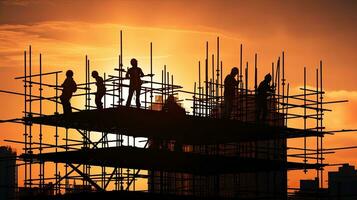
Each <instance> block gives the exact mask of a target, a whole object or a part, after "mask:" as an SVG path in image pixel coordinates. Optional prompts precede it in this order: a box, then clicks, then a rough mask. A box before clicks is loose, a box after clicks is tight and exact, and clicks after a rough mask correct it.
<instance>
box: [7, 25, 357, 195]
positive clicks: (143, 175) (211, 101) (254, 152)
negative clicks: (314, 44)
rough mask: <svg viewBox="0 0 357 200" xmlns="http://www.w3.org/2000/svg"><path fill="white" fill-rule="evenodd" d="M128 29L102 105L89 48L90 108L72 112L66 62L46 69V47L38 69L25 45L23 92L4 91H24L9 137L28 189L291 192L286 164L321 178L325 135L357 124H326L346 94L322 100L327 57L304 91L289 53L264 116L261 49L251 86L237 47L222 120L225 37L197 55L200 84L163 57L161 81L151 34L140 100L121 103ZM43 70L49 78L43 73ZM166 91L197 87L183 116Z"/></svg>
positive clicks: (281, 60) (86, 89) (84, 88)
mask: <svg viewBox="0 0 357 200" xmlns="http://www.w3.org/2000/svg"><path fill="white" fill-rule="evenodd" d="M122 38H123V37H122V32H120V48H119V51H120V53H119V56H118V66H117V67H116V68H115V71H117V72H118V73H117V74H113V75H107V74H104V82H105V86H106V88H107V90H106V94H105V96H104V98H103V101H104V109H102V110H97V109H96V107H95V106H93V105H91V102H92V101H91V100H92V97H93V95H94V94H95V92H92V89H93V85H94V84H95V82H91V81H90V71H91V67H90V66H91V65H90V64H91V63H90V59H89V57H88V56H85V60H84V66H85V82H84V83H80V84H77V86H78V89H79V90H80V91H81V92H77V93H76V94H75V95H73V97H74V98H75V99H80V100H81V101H82V102H83V97H84V102H85V103H84V107H83V108H79V107H78V108H76V107H72V109H73V110H75V112H73V113H71V114H60V112H59V106H60V102H59V91H61V90H62V88H61V86H60V84H59V77H60V75H61V74H62V71H54V72H46V71H44V70H43V66H42V55H41V54H40V55H39V65H38V66H39V73H33V71H34V68H33V61H32V57H33V55H32V49H31V46H30V47H29V49H28V51H27V50H26V51H24V75H23V76H21V77H16V79H18V80H20V81H22V82H23V84H24V91H23V93H17V92H10V91H4V90H2V91H1V92H6V93H11V94H16V95H23V96H24V112H23V114H24V115H23V117H22V118H18V119H12V120H6V121H3V122H15V123H22V124H23V125H24V133H23V138H24V139H23V141H13V140H7V141H8V142H15V143H21V144H23V150H24V152H23V154H22V155H21V157H20V158H21V160H22V163H21V165H20V167H23V168H24V177H25V180H24V188H25V189H24V190H26V191H28V193H27V195H28V196H30V197H31V195H38V196H42V195H43V196H47V197H48V196H51V195H57V196H59V197H60V196H61V195H67V196H71V195H72V196H73V198H76V195H78V192H82V195H85V194H83V192H97V193H98V192H99V193H100V194H101V195H108V196H110V195H116V196H117V195H122V196H125V197H127V196H126V195H133V196H135V197H136V196H140V195H142V196H141V197H142V198H148V199H149V198H155V199H160V198H162V199H164V197H167V195H169V196H170V197H172V198H173V197H175V198H177V199H180V198H181V197H182V198H185V199H187V198H192V199H196V198H197V199H202V198H204V199H210V198H213V199H218V198H222V199H223V198H225V199H234V198H242V199H244V198H247V199H251V198H262V199H287V198H288V195H289V194H290V191H289V190H288V188H287V171H288V170H304V171H305V172H306V171H307V170H309V169H313V170H316V177H317V178H318V180H319V182H320V186H321V187H323V183H324V181H323V170H324V167H325V166H328V164H326V163H324V162H323V161H324V155H325V154H327V153H330V152H331V151H330V150H329V149H327V148H325V147H324V146H323V138H324V135H326V134H334V133H335V132H341V131H353V130H340V131H327V130H325V127H324V123H323V119H324V113H325V112H330V111H331V110H330V109H327V108H324V107H323V106H324V105H326V104H332V103H343V102H346V100H342V101H330V102H326V101H324V94H325V92H324V90H323V63H322V61H320V63H319V66H318V67H317V68H316V86H315V88H308V87H307V81H306V67H305V68H304V86H303V88H300V91H301V92H300V93H296V94H292V92H291V91H290V85H289V83H288V82H287V79H286V78H285V54H284V52H282V54H281V56H279V57H278V58H277V62H273V63H272V68H271V70H272V71H271V75H272V85H273V86H274V88H275V92H274V93H273V94H272V95H271V96H270V98H269V105H268V110H269V113H268V116H267V119H266V121H265V122H262V123H258V122H257V121H256V112H257V110H256V109H257V103H256V98H257V97H256V91H257V87H258V80H257V79H258V78H257V77H258V75H257V74H258V55H257V54H255V59H254V72H255V73H254V87H251V86H249V84H248V83H249V77H250V76H249V74H248V71H249V70H248V69H249V65H248V62H246V63H245V64H243V46H242V45H241V46H240V64H239V75H238V79H239V85H238V87H237V90H236V98H235V99H234V102H233V112H232V116H231V118H230V119H224V118H223V117H222V112H223V106H224V95H223V92H224V83H223V61H222V60H221V58H220V40H219V38H217V42H216V54H211V55H210V54H209V48H208V42H207V43H206V49H205V54H206V58H205V60H204V62H198V74H199V76H198V80H197V82H195V83H194V90H193V91H185V90H183V88H182V87H181V86H179V85H176V84H174V76H173V75H172V74H170V73H169V71H168V70H167V67H166V66H163V69H162V70H161V81H155V80H154V77H155V75H154V73H153V67H154V65H153V60H152V58H153V47H152V43H150V47H149V53H150V73H149V74H147V75H146V76H145V77H144V80H143V85H142V87H141V103H142V106H141V107H140V109H137V108H132V107H127V106H124V104H123V102H124V100H125V97H124V94H125V93H126V91H127V90H128V87H129V83H128V79H127V78H126V77H125V73H126V72H127V70H126V69H125V68H124V64H123V58H124V57H123V45H122ZM202 63H204V64H203V65H202ZM202 74H203V78H202ZM47 77H50V78H47ZM44 78H47V79H46V80H51V82H44V81H43V80H44ZM53 80H54V83H53V82H52V81H53ZM45 93H46V94H47V96H45V95H44V94H45ZM169 95H174V96H175V97H176V98H178V97H180V96H187V95H189V96H191V97H189V98H185V99H181V100H179V101H185V102H189V103H190V104H191V105H192V106H191V108H190V109H189V110H188V111H187V113H186V115H185V116H175V115H172V114H171V113H168V112H164V111H162V107H163V105H164V104H165V102H166V99H167V98H168V96H169ZM44 104H46V106H44ZM291 120H299V122H300V123H302V124H303V127H302V128H290V127H288V124H289V123H290V121H291ZM44 129H46V131H44ZM51 135H53V138H52V139H51V138H49V137H50V136H51ZM45 136H46V138H47V139H46V141H44V137H45ZM34 138H35V139H34ZM294 138H303V139H304V143H303V145H302V147H288V146H287V140H288V139H294ZM307 140H316V141H315V145H314V146H312V147H311V146H309V145H308V142H307ZM105 191H106V192H105ZM109 191H111V192H109ZM103 192H105V194H103ZM94 195H95V194H94ZM148 195H152V196H148ZM28 196H24V198H25V199H26V198H27V197H28Z"/></svg>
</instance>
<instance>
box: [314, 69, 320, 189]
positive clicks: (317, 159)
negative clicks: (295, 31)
mask: <svg viewBox="0 0 357 200" xmlns="http://www.w3.org/2000/svg"><path fill="white" fill-rule="evenodd" d="M315 92H316V132H318V131H319V130H320V129H319V125H320V123H319V97H320V96H319V69H318V68H317V69H316V91H315ZM319 145H320V144H319V135H318V134H317V135H316V164H319V163H320V161H319V159H320V158H319V155H320V152H319ZM316 177H317V178H318V180H319V181H321V180H320V172H319V169H318V168H316ZM319 183H320V182H319ZM319 185H320V184H319Z"/></svg>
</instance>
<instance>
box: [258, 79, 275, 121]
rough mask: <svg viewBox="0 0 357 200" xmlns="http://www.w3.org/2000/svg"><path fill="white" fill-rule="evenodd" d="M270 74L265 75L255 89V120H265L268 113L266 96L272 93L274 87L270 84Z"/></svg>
mask: <svg viewBox="0 0 357 200" xmlns="http://www.w3.org/2000/svg"><path fill="white" fill-rule="evenodd" d="M270 81H271V75H270V74H267V75H265V78H264V80H263V81H262V82H260V84H259V86H258V88H257V91H256V112H257V114H256V120H257V122H259V121H263V122H264V121H265V120H266V117H267V114H268V97H269V96H270V94H271V93H274V87H273V86H271V85H270Z"/></svg>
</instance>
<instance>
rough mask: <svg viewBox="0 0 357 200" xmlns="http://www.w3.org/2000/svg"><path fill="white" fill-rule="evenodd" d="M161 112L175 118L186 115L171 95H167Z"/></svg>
mask: <svg viewBox="0 0 357 200" xmlns="http://www.w3.org/2000/svg"><path fill="white" fill-rule="evenodd" d="M162 110H163V111H165V112H168V113H170V114H172V115H175V116H183V115H186V111H185V109H184V108H182V107H181V106H180V105H179V104H178V103H177V102H176V100H175V97H174V96H173V95H169V96H168V97H167V100H166V102H165V104H164V106H163V108H162Z"/></svg>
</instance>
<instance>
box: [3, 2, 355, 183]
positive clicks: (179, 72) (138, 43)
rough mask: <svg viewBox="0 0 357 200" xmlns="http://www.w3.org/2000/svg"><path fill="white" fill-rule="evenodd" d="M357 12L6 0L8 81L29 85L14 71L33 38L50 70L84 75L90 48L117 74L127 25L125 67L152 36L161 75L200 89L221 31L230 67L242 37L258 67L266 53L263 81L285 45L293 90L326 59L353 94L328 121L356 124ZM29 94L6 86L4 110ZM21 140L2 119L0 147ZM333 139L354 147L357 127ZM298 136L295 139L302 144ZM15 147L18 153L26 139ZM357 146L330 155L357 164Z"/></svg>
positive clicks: (342, 88) (9, 114) (144, 56)
mask: <svg viewBox="0 0 357 200" xmlns="http://www.w3.org/2000/svg"><path fill="white" fill-rule="evenodd" d="M356 10H357V2H355V1H343V3H340V2H339V1H337V0H336V1H308V0H302V1H254V0H253V1H233V0H225V1H219V0H217V1H212V0H208V1H207V0H205V1H204V0H197V1H188V0H187V1H185V0H172V1H159V0H152V1H138V0H132V1H129V0H127V1H99V0H98V1H89V2H88V1H84V0H77V1H68V0H62V1H50V0H48V1H45V0H33V1H24V0H3V1H1V2H0V76H1V81H0V89H6V90H14V91H22V84H21V82H19V81H15V80H14V79H13V77H14V76H19V75H22V73H23V72H22V70H23V68H22V67H23V64H22V63H23V60H22V58H23V56H22V54H23V53H22V52H23V50H24V49H26V48H27V46H28V45H29V44H32V45H33V49H34V55H35V56H36V57H34V63H35V64H34V66H37V67H38V65H37V64H38V53H39V52H41V53H43V64H44V71H54V70H66V69H68V68H71V69H73V70H74V71H75V78H76V80H78V82H82V81H83V80H84V76H83V75H84V71H83V70H84V65H83V62H84V56H85V54H88V55H89V56H90V58H91V61H92V66H93V69H94V68H96V69H98V71H99V72H100V73H103V72H107V73H113V68H114V67H115V66H116V65H117V55H118V35H119V30H123V33H124V65H125V66H128V65H129V60H130V59H131V58H132V57H136V58H137V59H138V60H139V65H141V66H142V68H143V70H144V71H146V73H148V69H149V65H148V62H149V43H150V42H153V46H154V69H155V72H156V73H157V74H160V70H161V68H162V66H163V65H164V64H166V65H167V66H168V69H169V70H170V72H172V73H174V74H175V81H176V82H177V83H179V84H181V85H183V86H184V87H185V89H186V90H192V89H193V81H197V62H198V60H201V61H202V60H203V59H204V45H205V41H209V42H210V50H211V53H215V48H214V47H215V43H214V42H215V40H216V37H217V36H219V37H220V38H221V47H222V49H221V50H222V51H221V56H222V59H223V63H224V66H225V68H224V72H225V74H226V73H227V72H228V70H229V68H230V67H231V66H237V65H238V64H239V62H238V61H239V57H238V49H239V45H240V44H241V43H243V45H244V62H246V61H248V62H250V66H253V61H254V60H253V58H254V53H255V52H256V53H258V55H259V79H261V78H262V77H263V75H264V74H265V73H267V72H268V71H269V70H270V66H271V62H272V61H276V59H277V57H278V56H279V55H280V53H281V51H282V50H284V51H285V52H286V77H287V79H288V81H289V82H290V84H291V85H292V87H294V88H297V87H298V86H300V85H302V83H303V67H304V66H307V68H308V69H307V70H308V84H310V85H313V84H314V77H315V75H314V72H315V67H316V66H317V65H318V63H319V60H320V59H322V60H323V61H324V87H325V89H326V90H327V92H328V93H327V95H326V97H327V99H348V100H349V101H350V102H349V103H346V104H343V105H333V106H330V107H331V108H333V109H335V111H334V112H333V113H331V114H328V115H327V116H326V120H325V124H326V127H327V129H330V130H335V129H342V128H345V129H346V128H356V127H357V122H356V116H355V113H356V112H357V79H356V78H355V76H356V75H357V67H356V66H355V63H357V56H356V53H355V52H356V51H357V45H356V44H357V39H356V37H355V36H356V35H357V15H356V14H355V11H356ZM251 69H252V68H251ZM36 70H37V69H36ZM252 73H253V71H252V70H250V74H252ZM157 78H158V79H159V78H160V77H157ZM250 79H251V80H252V78H250ZM60 80H61V81H62V80H63V76H61V77H60ZM251 85H252V84H251ZM22 100H23V99H22V98H21V97H18V96H11V95H8V94H1V93H0V105H2V106H1V112H0V118H1V119H8V118H15V117H20V116H22V114H21V111H22V110H23V101H22ZM75 103H76V102H75ZM78 106H79V105H78ZM47 112H48V113H51V112H53V110H47ZM21 138H22V127H21V126H20V125H13V124H0V140H1V141H0V145H8V144H9V143H5V142H3V139H16V140H21ZM325 142H326V145H328V146H329V147H340V146H353V145H355V144H356V143H357V136H355V133H347V134H339V135H336V136H327V137H326V140H325ZM292 144H293V145H294V146H297V145H298V144H299V145H301V142H300V141H295V142H293V143H292ZM295 144H296V145H295ZM17 147H18V148H17V150H18V151H20V148H21V147H19V146H17ZM356 153H357V151H354V150H349V151H344V152H338V153H336V154H334V155H329V156H327V161H329V162H331V163H342V162H349V163H352V164H354V165H357V160H356V158H355V155H356ZM328 169H330V168H328ZM331 169H335V168H331ZM313 175H314V174H313ZM310 177H311V174H310V175H309V174H308V175H306V176H304V175H300V174H299V173H297V175H296V174H293V175H291V176H290V177H289V184H290V185H291V186H297V185H296V183H297V180H298V178H310ZM325 185H326V184H325Z"/></svg>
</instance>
